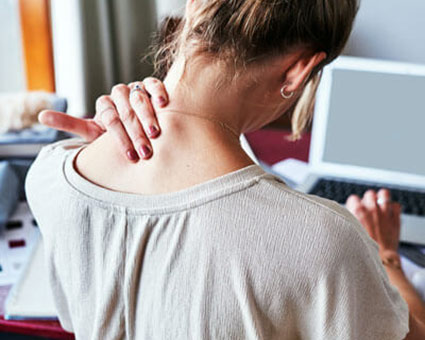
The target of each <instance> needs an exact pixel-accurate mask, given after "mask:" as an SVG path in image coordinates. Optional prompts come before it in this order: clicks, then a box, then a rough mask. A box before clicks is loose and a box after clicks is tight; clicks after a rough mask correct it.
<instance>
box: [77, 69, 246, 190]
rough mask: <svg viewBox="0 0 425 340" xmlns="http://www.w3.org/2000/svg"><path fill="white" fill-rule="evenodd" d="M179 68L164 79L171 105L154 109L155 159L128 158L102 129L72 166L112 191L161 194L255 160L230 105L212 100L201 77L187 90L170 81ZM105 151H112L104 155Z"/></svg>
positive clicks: (233, 169) (198, 182)
mask: <svg viewBox="0 0 425 340" xmlns="http://www.w3.org/2000/svg"><path fill="white" fill-rule="evenodd" d="M177 71H178V70H177ZM177 71H173V72H171V73H170V75H169V77H167V80H166V81H165V84H166V86H167V90H168V91H169V95H170V104H169V106H167V107H166V108H164V109H161V110H158V111H157V117H158V121H159V125H160V127H161V135H160V137H159V138H157V139H154V140H151V143H152V147H153V152H154V155H153V157H152V158H151V159H150V160H148V161H140V162H138V163H137V164H132V163H130V162H128V160H127V159H126V158H125V156H123V155H121V154H120V153H119V150H118V148H117V146H116V141H115V140H114V138H113V136H112V135H110V134H109V133H106V134H105V135H104V136H102V137H100V138H99V139H98V140H97V141H95V142H94V143H93V144H92V145H90V147H88V148H87V150H84V151H83V152H82V153H81V154H80V155H79V157H78V159H77V164H76V165H77V169H78V170H79V172H80V173H82V175H84V176H85V177H86V178H87V179H89V180H91V181H93V182H94V183H96V184H99V185H101V186H104V187H107V188H109V189H112V190H117V191H124V192H133V193H141V194H160V193H166V192H173V191H178V190H182V189H185V188H188V187H191V186H194V185H196V184H200V183H202V182H205V181H208V180H210V179H213V178H216V177H219V176H222V175H225V174H226V173H229V172H232V171H236V170H238V169H241V168H243V167H246V166H248V165H251V164H253V162H252V160H251V159H250V158H249V157H248V156H247V155H246V153H245V152H244V151H243V149H242V147H241V145H240V143H239V138H238V136H237V135H235V134H239V132H240V130H239V129H240V128H239V127H238V126H237V120H236V119H234V117H235V116H232V113H234V111H233V112H232V110H234V109H235V108H234V107H232V105H233V104H231V103H230V104H229V103H226V102H225V101H224V100H220V99H217V98H212V97H211V95H210V94H211V91H210V92H209V91H208V84H207V85H206V86H205V87H203V86H202V85H203V82H201V81H199V80H194V83H191V85H190V89H191V92H188V91H187V89H188V88H186V87H185V86H184V85H182V86H180V85H179V83H178V82H176V83H174V84H173V81H174V78H173V77H176V78H177V77H178V73H177ZM174 72H176V73H174ZM203 79H204V80H205V78H203ZM204 84H205V83H204ZM233 106H234V105H233ZM225 110H229V111H227V112H226V111H225ZM226 118H227V119H226ZM105 149H108V150H111V152H110V153H109V154H106V155H105V153H104V152H102V150H105ZM100 169H108V171H107V172H104V173H103V172H102V171H99V170H100Z"/></svg>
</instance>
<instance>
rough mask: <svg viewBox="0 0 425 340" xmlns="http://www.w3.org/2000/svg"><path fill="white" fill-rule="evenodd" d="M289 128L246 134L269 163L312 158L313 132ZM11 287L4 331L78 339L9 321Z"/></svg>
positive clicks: (39, 324)
mask: <svg viewBox="0 0 425 340" xmlns="http://www.w3.org/2000/svg"><path fill="white" fill-rule="evenodd" d="M289 136H290V132H289V131H284V130H274V129H270V130H269V129H268V130H260V131H256V132H252V133H250V134H248V135H247V136H246V137H247V139H248V141H249V143H250V145H251V147H252V149H253V151H254V153H255V154H256V156H257V157H258V158H259V159H260V160H262V161H263V162H265V163H266V164H268V165H272V164H274V163H277V162H279V161H281V160H283V159H286V158H296V159H299V160H302V161H307V160H308V151H309V145H310V135H309V134H306V135H305V136H304V137H303V138H302V139H301V140H299V141H297V142H290V141H289V140H288V138H287V137H289ZM9 289H10V287H0V334H1V332H8V333H17V334H23V335H37V336H41V337H46V338H50V339H74V336H73V335H72V334H70V333H67V332H65V331H64V330H63V329H62V328H61V327H60V325H59V322H53V321H8V320H4V318H3V315H4V310H3V306H4V300H5V298H6V296H7V293H8V291H9Z"/></svg>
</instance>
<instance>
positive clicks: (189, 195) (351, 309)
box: [26, 139, 408, 340]
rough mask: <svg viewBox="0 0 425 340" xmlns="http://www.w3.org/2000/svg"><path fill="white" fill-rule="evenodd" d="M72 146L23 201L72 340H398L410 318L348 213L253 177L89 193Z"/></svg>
mask: <svg viewBox="0 0 425 340" xmlns="http://www.w3.org/2000/svg"><path fill="white" fill-rule="evenodd" d="M83 146H84V144H83V142H82V141H81V140H78V139H71V140H67V141H62V142H58V143H55V144H52V145H49V146H47V147H45V148H44V149H43V150H42V151H41V152H40V154H39V156H38V157H37V160H36V161H35V163H34V164H33V166H32V167H31V169H30V171H29V173H28V177H27V181H26V189H27V197H28V201H29V204H30V207H31V209H32V211H33V213H34V215H35V218H36V219H37V222H38V224H39V226H40V229H41V232H42V235H43V238H44V244H45V249H46V257H47V266H48V272H49V276H50V282H51V285H52V289H53V294H54V297H55V302H56V306H57V309H58V312H59V319H60V322H61V324H62V326H63V327H64V328H65V329H66V330H68V331H73V332H75V334H76V336H77V339H102V340H105V339H197V340H198V339H201V340H202V339H253V340H254V339H314V340H320V339H326V340H328V339H362V340H366V339H374V340H376V339H385V340H391V339H400V340H401V339H403V338H404V337H405V335H406V334H407V332H408V310H407V305H406V303H405V302H404V300H403V299H402V298H401V296H400V295H399V293H398V291H397V290H396V289H395V288H394V287H393V286H392V285H391V284H390V282H389V280H388V277H387V275H386V273H385V270H384V268H383V267H382V264H381V261H380V258H379V255H378V247H377V244H376V243H375V242H374V241H373V240H372V239H371V238H369V236H368V235H367V233H366V232H365V230H364V229H363V228H362V227H361V225H360V224H359V223H358V222H357V221H356V219H355V218H354V217H353V216H352V215H351V214H349V213H348V212H347V211H346V210H345V209H344V208H342V207H340V206H339V205H337V204H336V203H333V202H331V201H328V200H324V199H320V198H317V197H314V196H308V195H304V194H300V193H298V192H296V191H293V190H291V189H289V188H288V187H287V186H286V185H285V184H284V183H283V182H281V181H280V180H279V179H278V178H276V177H274V176H272V175H270V174H267V173H265V172H264V171H263V170H262V169H261V168H260V167H259V166H257V165H252V166H248V167H246V168H243V169H241V170H239V171H236V172H232V173H229V174H227V175H225V176H222V177H219V178H216V179H213V180H210V181H208V182H205V183H203V184H200V185H197V186H194V187H191V188H189V189H185V190H182V191H179V192H175V193H170V194H165V195H152V196H149V195H135V194H128V193H120V192H114V191H111V190H107V189H104V188H102V187H99V186H96V185H94V184H93V183H91V182H89V181H87V180H85V179H84V178H83V177H81V176H80V175H79V174H78V173H77V172H76V171H75V170H74V167H73V160H74V158H75V156H76V154H77V153H78V152H79V150H81V149H82V147H83Z"/></svg>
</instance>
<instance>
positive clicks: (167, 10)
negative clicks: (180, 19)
mask: <svg viewBox="0 0 425 340" xmlns="http://www.w3.org/2000/svg"><path fill="white" fill-rule="evenodd" d="M155 1H156V11H157V16H158V19H159V20H161V19H162V18H164V17H165V16H170V15H182V14H183V13H184V7H185V4H186V0H155Z"/></svg>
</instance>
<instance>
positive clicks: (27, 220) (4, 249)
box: [0, 202, 40, 286]
mask: <svg viewBox="0 0 425 340" xmlns="http://www.w3.org/2000/svg"><path fill="white" fill-rule="evenodd" d="M10 221H22V223H23V226H22V227H20V228H18V229H11V230H8V229H6V228H2V229H0V266H1V267H2V270H1V271H0V286H6V285H12V284H14V283H15V282H16V281H17V279H18V278H19V275H20V273H21V272H22V269H23V267H24V265H25V263H26V262H27V261H28V257H29V255H30V252H31V249H32V247H33V245H34V242H35V241H36V240H37V237H38V236H39V233H40V232H39V230H38V227H36V226H34V225H33V223H32V221H33V216H32V214H31V211H30V210H29V207H28V204H27V203H26V202H21V203H19V204H18V207H17V209H16V211H15V213H14V214H13V215H12V217H11V218H10ZM13 240H24V241H25V246H24V247H16V248H10V247H9V241H13Z"/></svg>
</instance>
